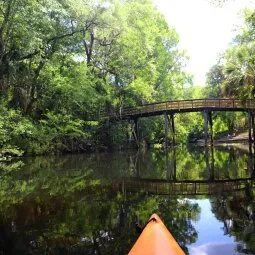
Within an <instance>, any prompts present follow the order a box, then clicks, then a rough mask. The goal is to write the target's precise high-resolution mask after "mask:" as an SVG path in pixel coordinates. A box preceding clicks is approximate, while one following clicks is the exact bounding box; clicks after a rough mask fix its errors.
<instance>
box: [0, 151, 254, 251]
mask: <svg viewBox="0 0 255 255" xmlns="http://www.w3.org/2000/svg"><path fill="white" fill-rule="evenodd" d="M253 165H254V160H253V155H252V154H251V153H250V154H249V153H247V152H246V151H241V150H235V149H234V148H229V149H228V148H222V149H215V150H213V153H212V152H211V151H210V150H209V151H207V152H205V151H203V150H199V149H197V148H189V149H187V148H184V147H183V148H176V150H170V151H169V152H168V153H167V154H165V153H164V152H162V151H148V152H146V153H139V152H134V151H129V152H119V153H113V154H112V153H105V154H90V155H73V156H55V157H35V158H25V159H23V160H22V162H15V165H14V166H13V165H11V164H10V163H9V164H7V165H3V164H2V165H1V170H0V181H1V186H0V252H1V254H113V255H114V254H116V255H121V254H127V253H128V251H129V250H130V248H131V247H132V245H133V243H134V242H135V240H136V239H137V237H138V235H137V233H136V229H135V223H136V220H137V219H138V220H139V223H140V224H145V223H146V221H147V219H148V217H149V216H150V215H151V214H152V213H153V212H156V213H158V214H159V215H160V216H161V217H162V219H163V221H164V222H165V224H166V226H167V227H168V228H169V229H170V230H171V232H172V234H173V235H174V236H175V238H176V240H177V241H178V242H179V244H180V245H181V246H182V248H183V249H184V250H185V251H186V253H191V254H192V250H194V249H202V248H201V247H202V246H201V245H208V244H210V242H211V239H210V238H208V239H206V240H203V241H201V235H204V234H205V233H203V232H202V233H201V231H202V230H200V228H201V226H200V225H201V224H202V223H201V222H203V220H204V211H205V210H207V209H208V208H209V209H208V210H209V211H210V213H211V214H213V217H214V218H215V221H217V222H218V224H221V228H220V229H219V230H217V231H220V232H219V233H221V235H222V237H223V236H226V235H227V236H231V237H233V238H234V239H233V238H232V239H231V242H232V243H231V244H232V246H233V248H232V253H229V254H242V253H245V254H254V253H255V246H254V243H255V240H254V239H255V238H254V236H255V229H254V225H255V224H254V220H255V217H254V216H255V200H254V194H255V188H254V170H253V169H254V168H253ZM205 201H207V202H208V203H207V207H208V208H207V209H206V207H205V206H204V205H203V203H205ZM209 211H208V212H207V214H208V213H209ZM199 224H200V225H199ZM208 231H211V232H213V230H210V229H208ZM217 233H218V232H217ZM219 238H221V237H219ZM199 245H200V246H199ZM198 246H199V247H198ZM215 251H216V250H215V249H214V251H206V252H205V250H203V252H204V253H200V254H208V255H212V254H215ZM213 252H214V253H213Z"/></svg>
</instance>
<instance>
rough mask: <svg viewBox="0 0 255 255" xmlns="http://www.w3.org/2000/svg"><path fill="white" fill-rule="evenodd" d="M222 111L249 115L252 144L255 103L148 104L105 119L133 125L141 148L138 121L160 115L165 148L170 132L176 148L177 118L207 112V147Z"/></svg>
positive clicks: (207, 101)
mask: <svg viewBox="0 0 255 255" xmlns="http://www.w3.org/2000/svg"><path fill="white" fill-rule="evenodd" d="M218 111H240V112H247V113H248V125H249V141H252V133H251V132H252V130H253V132H254V133H253V137H255V128H253V127H255V126H254V115H255V114H254V113H255V99H247V100H238V99H194V100H178V101H165V102H159V103H151V104H144V105H140V106H136V107H129V108H123V109H120V110H119V111H118V112H112V113H110V114H104V115H101V117H106V116H107V117H108V118H109V119H115V120H128V121H133V126H132V135H133V137H134V139H135V140H136V143H137V146H139V134H138V119H139V118H142V117H150V116H157V115H164V116H165V140H166V142H165V145H166V146H167V143H168V139H167V137H168V131H169V130H170V131H171V132H172V144H173V145H175V127H174V114H177V113H185V112H203V114H204V137H205V145H207V142H208V140H210V141H211V142H212V141H213V133H212V125H213V121H212V112H218Z"/></svg>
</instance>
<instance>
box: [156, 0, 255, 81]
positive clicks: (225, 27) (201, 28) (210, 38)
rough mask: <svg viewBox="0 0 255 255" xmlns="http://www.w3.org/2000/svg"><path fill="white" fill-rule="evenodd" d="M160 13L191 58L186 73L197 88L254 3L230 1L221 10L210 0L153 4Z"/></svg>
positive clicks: (251, 0) (253, 0)
mask: <svg viewBox="0 0 255 255" xmlns="http://www.w3.org/2000/svg"><path fill="white" fill-rule="evenodd" d="M154 2H155V4H156V6H157V8H158V10H159V11H160V12H161V13H162V14H163V15H164V16H165V18H166V20H167V22H168V23H169V25H170V26H172V27H174V28H175V29H176V31H177V33H178V34H179V36H180V48H183V49H186V50H187V53H188V56H189V57H190V60H189V64H188V66H187V71H189V72H191V73H192V74H193V75H194V79H193V82H194V85H204V84H205V80H206V77H205V74H206V72H208V71H209V69H210V67H211V66H213V65H214V64H216V63H217V57H218V56H219V54H220V53H223V52H224V50H225V49H226V48H227V46H228V45H229V43H230V42H231V40H232V38H233V37H234V35H235V33H236V32H235V31H236V28H237V27H238V26H240V25H241V24H242V21H243V20H242V18H241V15H240V10H242V9H244V8H245V7H249V8H255V0H228V1H227V2H226V3H225V4H223V6H222V7H217V6H215V5H212V4H211V3H210V0H154Z"/></svg>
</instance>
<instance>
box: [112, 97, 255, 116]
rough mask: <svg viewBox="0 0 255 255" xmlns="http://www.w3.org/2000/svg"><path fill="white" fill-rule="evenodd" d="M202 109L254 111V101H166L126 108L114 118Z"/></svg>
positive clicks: (223, 99) (221, 99) (226, 99)
mask: <svg viewBox="0 0 255 255" xmlns="http://www.w3.org/2000/svg"><path fill="white" fill-rule="evenodd" d="M202 108H217V109H243V110H248V109H253V110H255V99H246V100H240V99H228V98H216V99H192V100H191V99H189V100H168V101H163V102H154V103H149V104H143V105H138V106H136V107H127V108H124V109H122V111H121V112H120V113H118V114H116V116H119V117H128V116H130V117H132V116H136V115H138V116H139V115H143V114H150V113H157V112H164V111H183V110H187V111H188V110H199V109H202Z"/></svg>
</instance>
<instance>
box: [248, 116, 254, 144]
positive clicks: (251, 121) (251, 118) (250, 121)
mask: <svg viewBox="0 0 255 255" xmlns="http://www.w3.org/2000/svg"><path fill="white" fill-rule="evenodd" d="M248 128H249V142H252V141H253V142H254V138H255V129H254V113H253V112H252V111H248ZM252 136H253V138H252Z"/></svg>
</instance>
